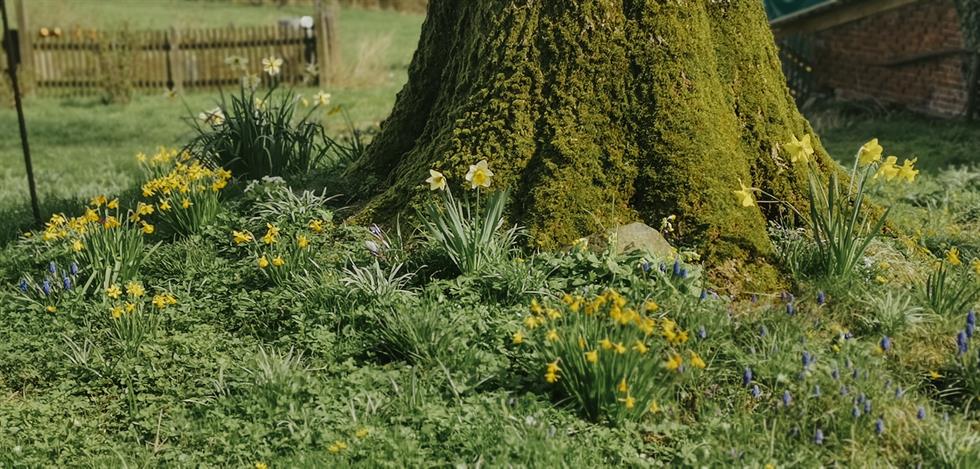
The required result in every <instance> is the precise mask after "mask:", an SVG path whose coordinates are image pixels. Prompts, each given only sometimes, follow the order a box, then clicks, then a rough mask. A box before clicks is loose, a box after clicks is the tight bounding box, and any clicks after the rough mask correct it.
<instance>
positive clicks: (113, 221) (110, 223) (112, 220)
mask: <svg viewBox="0 0 980 469" xmlns="http://www.w3.org/2000/svg"><path fill="white" fill-rule="evenodd" d="M121 225H122V223H120V222H119V219H118V218H116V217H114V216H111V215H110V216H108V217H106V218H105V223H103V224H102V226H104V227H105V229H107V230H111V229H113V228H117V227H119V226H121Z"/></svg>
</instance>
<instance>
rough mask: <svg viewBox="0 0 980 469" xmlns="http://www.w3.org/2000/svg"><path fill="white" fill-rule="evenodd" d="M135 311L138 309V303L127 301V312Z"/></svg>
mask: <svg viewBox="0 0 980 469" xmlns="http://www.w3.org/2000/svg"><path fill="white" fill-rule="evenodd" d="M133 311H136V305H135V304H134V303H130V302H129V301H127V302H126V312H127V313H132V312H133Z"/></svg>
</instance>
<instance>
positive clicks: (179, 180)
mask: <svg viewBox="0 0 980 469" xmlns="http://www.w3.org/2000/svg"><path fill="white" fill-rule="evenodd" d="M229 179H231V172H229V171H228V170H226V169H223V168H218V169H212V168H208V167H207V166H204V165H203V164H201V162H200V161H196V160H195V161H192V162H190V163H187V162H186V161H177V162H174V163H173V168H172V169H171V170H170V171H169V172H167V173H166V174H164V175H162V176H159V177H156V178H153V179H151V180H149V181H147V182H146V183H144V184H143V187H142V189H143V197H147V198H150V197H157V202H158V207H159V208H160V211H162V212H166V211H167V210H169V209H170V208H171V207H172V204H179V205H180V206H181V207H182V208H185V209H186V208H189V207H190V206H191V204H192V202H191V200H190V199H189V198H188V195H189V194H192V193H196V192H205V191H210V192H218V191H220V190H221V189H224V188H225V186H227V185H228V180H229Z"/></svg>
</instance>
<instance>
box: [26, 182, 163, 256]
mask: <svg viewBox="0 0 980 469" xmlns="http://www.w3.org/2000/svg"><path fill="white" fill-rule="evenodd" d="M141 212H142V213H152V212H153V207H152V206H148V205H145V204H140V205H139V206H137V209H136V210H132V211H130V213H129V216H128V218H129V220H130V221H134V222H135V221H138V220H139V216H140V215H139V214H140V213H141ZM124 219H125V218H124V217H123V216H122V215H121V213H120V210H119V199H111V200H109V199H108V198H106V196H104V195H98V196H95V197H93V198H92V199H91V201H90V202H89V206H88V207H86V208H85V212H84V213H82V214H81V215H79V216H77V217H69V216H67V215H65V214H64V213H56V214H54V215H52V216H51V219H50V220H48V222H47V223H45V225H44V231H43V232H42V233H41V239H42V240H44V241H48V242H54V241H60V240H67V242H68V244H69V247H70V248H71V250H72V251H74V252H81V251H82V250H83V249H85V244H84V243H83V242H82V238H84V236H85V235H86V234H87V233H90V232H92V230H95V229H104V230H111V229H114V228H118V227H120V226H122V222H123V220H124ZM141 229H142V231H143V233H144V234H152V233H153V231H154V227H153V225H150V224H148V223H146V222H143V223H142V228H141Z"/></svg>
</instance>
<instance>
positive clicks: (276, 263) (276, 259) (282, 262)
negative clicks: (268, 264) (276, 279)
mask: <svg viewBox="0 0 980 469" xmlns="http://www.w3.org/2000/svg"><path fill="white" fill-rule="evenodd" d="M285 264H286V261H285V259H283V258H282V256H276V257H274V258H273V259H272V265H274V266H276V267H282V266H283V265H285Z"/></svg>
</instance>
